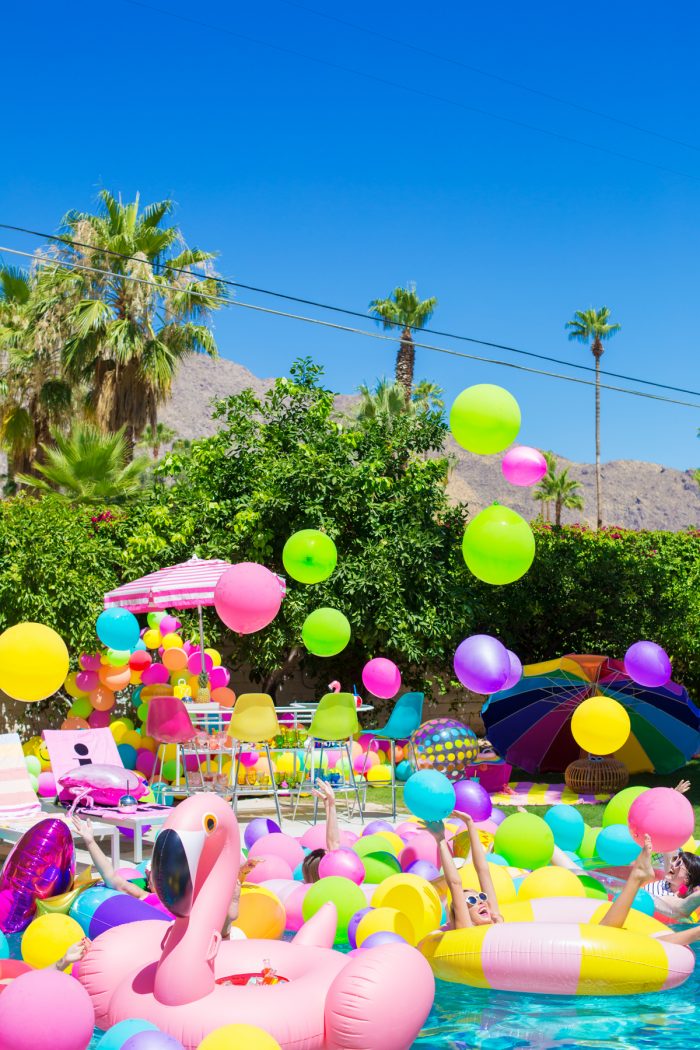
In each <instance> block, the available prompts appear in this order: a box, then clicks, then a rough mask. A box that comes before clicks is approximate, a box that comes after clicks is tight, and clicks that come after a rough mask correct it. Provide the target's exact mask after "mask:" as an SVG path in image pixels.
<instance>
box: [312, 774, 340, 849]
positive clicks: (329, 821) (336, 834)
mask: <svg viewBox="0 0 700 1050" xmlns="http://www.w3.org/2000/svg"><path fill="white" fill-rule="evenodd" d="M314 795H315V796H316V798H320V799H321V801H322V802H323V805H324V808H325V810H326V849H327V850H329V851H330V850H334V849H340V829H339V828H338V814H337V812H336V808H335V793H334V791H333V788H332V787H331V785H330V784H329V783H328V782H327V781H326V780H318V781H316V786H315V787H314Z"/></svg>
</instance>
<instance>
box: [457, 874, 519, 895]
mask: <svg viewBox="0 0 700 1050" xmlns="http://www.w3.org/2000/svg"><path fill="white" fill-rule="evenodd" d="M489 871H490V873H491V880H492V882H493V888H494V890H495V891H496V897H497V898H498V902H499V904H510V903H512V902H513V901H514V900H515V896H516V894H515V883H514V882H513V880H512V878H511V877H510V875H509V874H508V872H507V871H506V870H505V868H503V867H502V866H501V865H499V864H489ZM459 877H460V879H461V881H462V886H463V887H464V889H465V890H478V888H479V876H478V875H477V873H476V870H475V868H474V865H473V864H464V865H463V866H462V867H461V868H460V869H459Z"/></svg>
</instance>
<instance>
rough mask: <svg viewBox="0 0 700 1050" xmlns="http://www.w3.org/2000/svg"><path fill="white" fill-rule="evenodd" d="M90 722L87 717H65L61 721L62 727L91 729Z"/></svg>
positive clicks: (67, 728)
mask: <svg viewBox="0 0 700 1050" xmlns="http://www.w3.org/2000/svg"><path fill="white" fill-rule="evenodd" d="M89 728H90V723H89V722H88V721H87V719H86V718H64V719H63V721H62V722H61V729H66V730H76V729H89Z"/></svg>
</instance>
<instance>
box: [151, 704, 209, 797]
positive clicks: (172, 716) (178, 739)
mask: <svg viewBox="0 0 700 1050" xmlns="http://www.w3.org/2000/svg"><path fill="white" fill-rule="evenodd" d="M196 732H197V731H196V729H195V727H194V726H193V725H192V720H191V718H190V716H189V713H188V711H187V708H186V707H185V705H184V703H183V701H182V700H181V699H180V697H179V696H154V697H152V698H151V700H150V701H149V704H148V715H147V717H146V734H147V735H148V736H151V737H153V739H154V740H155V741H156V743H157V744H158V751H157V752H156V762H155V765H154V766H153V773H152V774H151V783H153V778H154V776H155V774H156V769H158V768H159V766H160V767H162V764H163V762H162V757H161V750H164V749H165V747H166V746H167V745H168V744H175V745H176V747H177V776H176V784H179V783H180V751H181V748H182V745H183V744H189V743H191V742H192V741H193V740H194V738H195V735H196ZM159 760H160V761H159ZM183 764H184V763H183Z"/></svg>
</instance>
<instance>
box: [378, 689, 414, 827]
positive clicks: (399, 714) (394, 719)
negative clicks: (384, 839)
mask: <svg viewBox="0 0 700 1050" xmlns="http://www.w3.org/2000/svg"><path fill="white" fill-rule="evenodd" d="M424 699H425V696H424V694H423V693H404V694H403V696H400V697H399V698H398V700H397V701H396V703H395V704H394V707H393V709H392V712H391V714H390V715H389V719H388V721H387V723H386V725H385V726H384V728H383V729H368V730H367V729H366V730H365V731H364V733H363V736H371V737H373V738H374V740H377V741H379V740H389V741H390V742H391V811H392V819H393V821H394V823H395V822H396V741H397V740H408V738H409V737H410V735H411V733H413V732H414V731H415V730H416V729H417V728H418V726H419V725H420V724H421V719H422V717H423V701H424ZM370 747H371V742H370ZM367 754H369V747H368V748H367Z"/></svg>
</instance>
